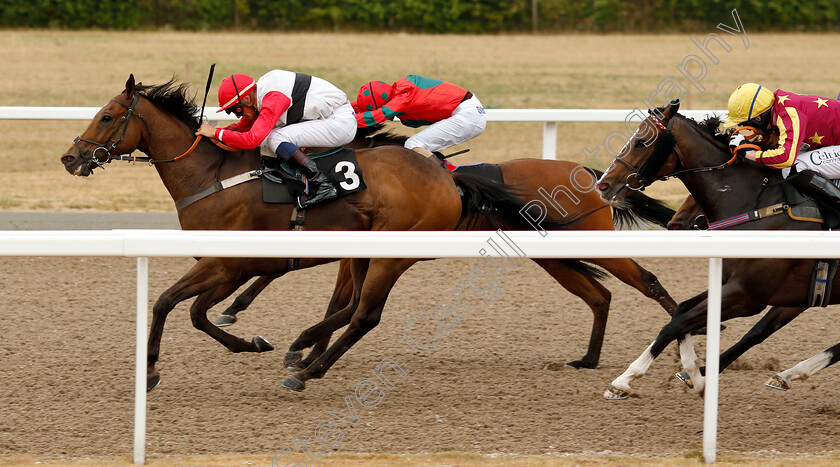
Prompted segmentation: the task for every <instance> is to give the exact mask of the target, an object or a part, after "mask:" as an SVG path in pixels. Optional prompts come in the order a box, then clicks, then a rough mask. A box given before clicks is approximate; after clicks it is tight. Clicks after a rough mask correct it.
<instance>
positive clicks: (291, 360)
mask: <svg viewBox="0 0 840 467" xmlns="http://www.w3.org/2000/svg"><path fill="white" fill-rule="evenodd" d="M301 360H303V352H302V351H300V350H294V351H288V352H286V356H285V357H283V365H286V368H289V367H293V366H295V365H296V364H297V363H298V362H299V361H301Z"/></svg>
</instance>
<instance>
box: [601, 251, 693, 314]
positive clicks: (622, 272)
mask: <svg viewBox="0 0 840 467" xmlns="http://www.w3.org/2000/svg"><path fill="white" fill-rule="evenodd" d="M592 262H593V263H595V264H597V265H598V266H601V267H603V268H604V269H606V270H607V271H609V272H610V274H612V275H613V276H615V277H616V278H617V279H618V280H620V281H621V282H624V283H625V284H627V285H629V286H630V287H633V288H634V289H636V290H638V291H639V292H641V293H642V294H643V295H644V296H646V297H648V298H652V299H654V300H656V301H657V302H658V303H659V305H660V306H662V308H664V309H665V311H667V312H668V314H669V315H673V314H674V310H676V309H677V302H675V301H674V299H673V298H671V295H670V294H669V293H668V291H667V290H665V287H662V284H660V283H659V279H657V278H656V276H655V275H654V274H653V273H652V272H650V271H648V270H647V269H645V268H643V267H641V266H640V265H639V264H638V263H636V262H635V261H633V260H632V259H629V258H611V259H593V260H592Z"/></svg>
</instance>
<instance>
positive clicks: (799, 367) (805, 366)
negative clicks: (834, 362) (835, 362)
mask: <svg viewBox="0 0 840 467" xmlns="http://www.w3.org/2000/svg"><path fill="white" fill-rule="evenodd" d="M831 357H833V354H832V353H831V352H829V351H825V352H821V353H818V354H817V355H814V356H813V357H811V358H809V359H808V360H805V361H802V362H799V363H797V364H796V366H794V367H793V368H791V369H789V370H785V371H783V372H781V373H779V376H780V377H782V378H784V379H785V381H796V380H798V379H808V377H809V376H811V375H813V374H814V373H816V372H818V371H820V370H822V369H823V368H825V367H827V366H828V364H829V363H830V362H831Z"/></svg>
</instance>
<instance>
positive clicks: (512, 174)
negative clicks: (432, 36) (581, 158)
mask: <svg viewBox="0 0 840 467" xmlns="http://www.w3.org/2000/svg"><path fill="white" fill-rule="evenodd" d="M377 130H378V128H374V129H372V130H371V129H360V132H359V134H357V137H356V140H354V141H353V143H351V144H350V145H348V146H350V147H370V146H375V147H380V146H387V145H399V146H402V145H403V143H404V142H405V140H406V137H405V136H400V135H394V134H391V133H388V132H386V133H378V134H372V133H373V132H375V131H377ZM499 167H500V168H501V170H502V174H503V177H504V180H505V183H506V184H510V185H511V186H513V187H516V189H517V196H519V197H520V198H522V199H523V200H525V201H535V200H540V201H541V202H542V203H543V204H545V205H546V206H547V208H549V209H550V215H551V216H552V217H554V218H558V219H559V218H563V217H564V216H567V215H569V214H570V213H574V212H578V211H584V212H590V213H591V214H589V215H588V216H586V217H584V218H582V219H580V221H578V222H576V223H574V224H573V225H571V226H568V228H569V229H575V230H613V229H614V228H615V226H614V221H616V222H617V223H619V224H621V223H630V222H633V221H635V220H637V219H638V218H642V219H645V220H648V221H651V222H654V223H657V224H658V225H661V226H664V224H665V222H667V220H668V219H670V218H671V215H672V214H673V211H672V210H670V209H668V208H666V207H665V206H663V205H661V204H659V203H658V202H657V201H656V200H653V199H651V198H649V197H647V196H645V195H643V194H642V193H637V194H635V195H634V196H633V197H631V199H630V200H629V203H630V205H629V207H628V208H619V209H617V210H616V211H615V214H614V215H611V214H610V210H609V209H608V208H607V209H605V208H606V205H605V203H604V202H603V201H602V200H601V199H600V197H599V195H598V193H597V192H596V191H595V190H594V181H595V179H594V177H593V176H592V174H591V173H590V172H589V171H588V169H585V168H584V167H583V166H581V165H579V164H576V163H573V162H568V161H556V160H541V159H516V160H511V161H506V162H502V163H500V164H499ZM580 187H583V189H581V188H580ZM549 200H551V202H549ZM465 228H467V226H466V225H462V226H461V229H465ZM471 228H473V229H475V230H487V229H488V226H487V225H486V224H484V225H483V223H479V224H478V225H474V226H472V227H471ZM586 261H588V262H591V263H593V264H595V265H597V266H600V267H602V268H604V269H606V270H607V271H609V272H610V273H612V274H613V275H614V276H615V277H616V278H618V279H619V280H621V281H622V282H624V283H625V284H628V285H630V286H631V287H633V288H635V289H637V290H639V291H640V292H641V293H642V294H644V295H645V296H647V297H650V298H652V299H654V300H656V301H657V302H658V303H659V304H660V305H661V306H662V307H663V308H664V309H665V310H666V311H667V312H668V314H669V315H670V314H672V313H673V311H674V309H675V308H676V306H677V305H676V302H675V301H674V300H673V299H672V298H671V296H670V295H669V294H668V292H667V291H666V290H665V289H664V288H663V287H662V285H661V284H660V283H659V280H658V279H657V278H656V276H655V275H654V274H653V273H651V272H650V271H647V270H646V269H644V268H643V267H641V266H640V265H639V264H638V263H636V262H635V261H633V260H631V259H626V258H615V259H588V260H586ZM534 262H536V263H537V264H538V265H539V266H540V267H542V268H543V269H544V270H545V271H546V272H547V273H548V274H550V275H551V276H552V277H553V278H554V280H556V281H557V282H558V283H559V284H560V285H562V286H563V287H564V288H565V289H566V290H568V291H570V292H571V293H572V294H574V295H576V296H578V297H580V298H581V300H583V301H584V302H585V303H586V304H587V305H588V306H589V308H590V309H591V310H592V314H593V316H594V320H593V323H592V331H591V334H590V340H589V346H588V349H587V352H586V355H584V356H583V358H581V359H579V360H575V361H572V362H569V363H567V364H566V365H567V366H570V367H573V368H595V367H597V365H598V361H599V358H600V353H601V348H602V345H603V341H604V333H605V330H606V325H607V318H608V315H609V306H610V299H611V293H610V291H609V290H608V289H607V288H606V287H604V286H603V285H602V284H601V283H600V282H598V279H599V277H598V276H597V275H595V274H592V273H587V272H586V271H575V270H573V269H571V268H569V267H568V266H567V265H565V264H564V263H563V262H562V261H560V260H555V259H534ZM278 277H280V276H279V275H278V276H272V277H261V278H259V279H257V280H256V281H254V283H253V284H251V285H250V286H249V287H248V288H247V289H246V290H245V291H244V292H243V293H242V294H241V295H239V296H238V297H237V298H236V300H234V302H233V303H232V304H231V306H230V307H229V308H228V309H226V310H225V311H224V312H223V313H222V315H221V316H219V318H218V319H217V321H216V324H217V325H222V326H225V325H230V324H233V323H234V322H236V320H237V318H236V314H237V313H238V312H240V311H242V310H244V309H246V308H247V307H248V306H249V305H250V304H251V303H252V302H253V300H254V299H255V298H256V297H257V295H259V293H260V292H262V291H263V290H264V289H265V288H266V287H267V286H268V285H269V283H271V281H273V280H274V279H276V278H278ZM351 285H352V282H351V281H350V271H349V261H348V260H343V261H342V262H341V267H340V269H339V274H338V278H337V279H336V288H335V291H334V293H333V296H332V298H331V299H330V302H329V305H328V307H327V312H326V316H325V318H328V317H329V316H331V315H332V314H333V313H335V312H336V311H337V310H340V309H342V308H344V307H345V306H346V304H347V303H348V302H349V301H350V299H351V298H352V287H351ZM345 324H346V323H345ZM316 326H317V325H316ZM318 329H319V328H317V327H313V328H310V329H308V330H307V331H305V332H304V333H303V334H301V338H300V339H299V341H296V342H295V343H294V344H292V347H291V348H290V354H289V356H288V357H287V360H286V364H287V365H288V366H289V367H290V368H294V369H303V368H306V367H307V366H308V365H310V364H311V363H312V362H313V361H315V359H317V358H318V357H319V356H320V355H321V354H322V353H323V352H324V350H325V349H326V348H327V345H328V343H329V338H330V336H329V335H323V334H322V333H320V332H318ZM313 336H314V337H313ZM313 341H317V342H316V343H315V344H314V349H313V351H312V352H311V353H310V354H309V355H308V356H307V357H306V358H304V359H302V360H301V357H302V355H301V350H302V349H305V348H307V347H308V346H309V345H311V344H310V343H311V342H313Z"/></svg>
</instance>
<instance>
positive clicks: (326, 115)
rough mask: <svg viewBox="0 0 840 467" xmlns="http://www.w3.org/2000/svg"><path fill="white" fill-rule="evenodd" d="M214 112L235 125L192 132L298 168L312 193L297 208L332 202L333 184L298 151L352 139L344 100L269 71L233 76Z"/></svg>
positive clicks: (299, 78)
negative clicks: (254, 75)
mask: <svg viewBox="0 0 840 467" xmlns="http://www.w3.org/2000/svg"><path fill="white" fill-rule="evenodd" d="M219 106H220V107H221V108H220V109H219V112H221V111H225V112H227V113H228V114H230V113H234V114H235V115H236V116H237V117H240V120H239V121H238V122H236V123H234V124H232V125H229V126H226V127H224V128H214V127H213V126H211V125H208V124H202V125H201V127H200V128H199V129H198V131H197V132H196V134H197V135H199V134H200V135H203V136H206V137H210V138H216V139H218V140H219V141H221V142H223V143H225V144H227V145H228V146H231V147H233V148H236V149H255V148H257V147H259V148H260V149H261V152H262V154H263V155H264V156H267V157H275V156H276V157H279V158H280V159H282V160H283V161H286V162H289V163H290V164H293V165H295V166H297V168H298V169H299V170H300V171H301V172H302V173H303V174H304V175H306V177H307V178H308V179H309V180H310V181H311V182H313V184H314V185H315V186H314V190H315V191H314V193H312V194H311V195H310V196H309V198H308V199H307V200H306V201H303V202H301V203H300V204H301V206H300V207H303V208H305V207H307V206H310V205H313V204H316V203H320V202H323V201H327V200H330V199H333V198H336V197H337V190H336V188H335V186H334V185H333V184H332V182H331V181H330V180H329V179H328V178H327V177H326V176H325V175H324V174H323V173H321V172H320V171H319V170H318V167H317V166H316V165H315V162H313V161H312V159H310V158H309V156H307V155H306V154H304V153H303V151H302V150H301V149H300V148H301V147H337V146H342V145H344V144H347V143H349V142H350V141H352V140H353V138H354V137H355V136H356V122H355V117H354V113H353V108H352V107H351V106H350V103H349V102H348V100H347V95H346V94H345V93H344V92H343V91H341V90H340V89H338V88H337V87H335V86H334V85H332V84H331V83H329V82H327V81H325V80H323V79H321V78H318V77H315V76H311V75H306V74H303V73H294V72H291V71H285V70H272V71H269V72H268V73H266V74H265V75H263V76H262V77H260V79H259V80H258V81H255V80H254V78H252V77H250V76H248V75H243V74H235V75H232V76H229V77H227V78H225V79H224V80H222V84H221V85H220V86H219Z"/></svg>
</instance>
